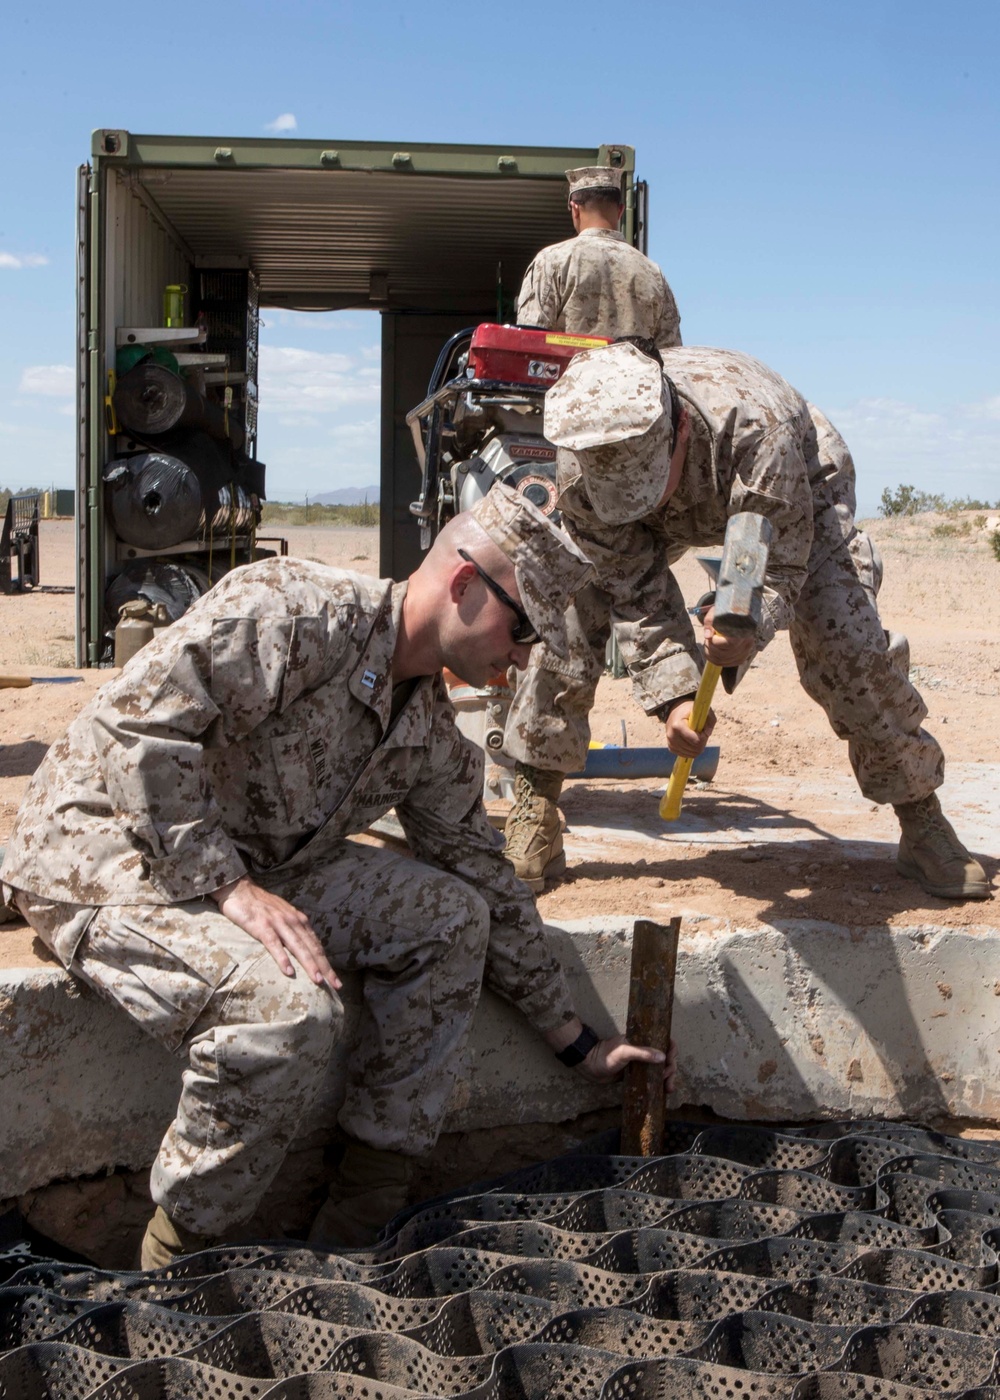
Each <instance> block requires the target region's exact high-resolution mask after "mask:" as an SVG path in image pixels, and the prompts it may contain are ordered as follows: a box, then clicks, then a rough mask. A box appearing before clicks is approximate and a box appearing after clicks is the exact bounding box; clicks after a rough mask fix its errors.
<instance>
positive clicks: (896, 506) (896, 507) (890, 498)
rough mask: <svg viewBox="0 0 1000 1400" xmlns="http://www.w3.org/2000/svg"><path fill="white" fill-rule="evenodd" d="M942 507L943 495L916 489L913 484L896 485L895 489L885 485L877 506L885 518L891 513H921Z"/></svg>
mask: <svg viewBox="0 0 1000 1400" xmlns="http://www.w3.org/2000/svg"><path fill="white" fill-rule="evenodd" d="M944 508H945V502H944V497H943V496H932V495H930V494H929V493H928V492H927V491H918V490H917V488H916V487H915V486H897V487H896V489H895V491H890V490H889V488H888V486H887V487H886V488H885V490H884V491H883V492H882V501H881V504H880V506H879V510H880V512H881V514H882V515H884V516H885V517H886V518H887V519H888V518H889V517H890V516H893V515H922V514H923V513H924V512H925V511H928V510H940V511H943V510H944Z"/></svg>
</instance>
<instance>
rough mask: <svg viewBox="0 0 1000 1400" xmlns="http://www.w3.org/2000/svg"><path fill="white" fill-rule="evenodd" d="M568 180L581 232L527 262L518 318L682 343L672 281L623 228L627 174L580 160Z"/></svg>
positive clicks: (582, 331) (571, 331)
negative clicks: (624, 176) (629, 240)
mask: <svg viewBox="0 0 1000 1400" xmlns="http://www.w3.org/2000/svg"><path fill="white" fill-rule="evenodd" d="M566 179H567V180H568V181H569V211H570V216H571V218H572V220H573V227H574V228H575V229H576V237H575V238H568V239H566V240H565V241H564V242H562V243H553V244H551V245H550V246H549V247H548V248H543V249H542V251H541V252H540V253H538V254H537V256H536V257H535V259H534V261H533V262H532V263H531V264H530V265H529V267H528V270H527V272H526V273H525V274H524V281H523V282H522V284H521V291H520V293H519V295H518V299H517V320H518V324H519V325H522V326H543V327H544V328H545V329H546V330H553V331H565V332H566V333H567V334H568V335H603V336H607V338H608V339H609V340H616V339H618V338H619V337H620V336H642V337H644V338H646V339H648V340H652V341H653V343H654V344H655V345H659V346H664V347H666V346H670V345H680V343H681V335H680V317H679V316H678V314H677V303H676V301H675V300H674V294H673V292H672V291H671V290H670V287H669V286H668V284H667V279H666V278H665V277H664V275H663V273H662V272H661V271H660V269H659V268H658V267H657V265H656V263H654V262H651V261H650V259H649V258H647V257H646V256H645V254H644V253H640V252H639V250H638V248H633V247H632V245H631V244H630V243H626V241H625V237H624V234H621V233H619V231H618V225H619V223H620V222H621V216H622V211H623V209H624V205H623V204H622V202H621V189H622V172H621V171H620V170H617V169H615V168H614V167H612V166H605V165H593V166H581V167H580V168H579V169H576V170H567V171H566Z"/></svg>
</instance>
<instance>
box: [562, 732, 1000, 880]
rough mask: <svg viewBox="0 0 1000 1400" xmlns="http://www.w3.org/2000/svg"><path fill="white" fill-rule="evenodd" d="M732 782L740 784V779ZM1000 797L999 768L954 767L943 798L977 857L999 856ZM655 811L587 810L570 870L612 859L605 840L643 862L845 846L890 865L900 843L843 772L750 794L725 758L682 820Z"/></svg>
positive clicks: (884, 813)
mask: <svg viewBox="0 0 1000 1400" xmlns="http://www.w3.org/2000/svg"><path fill="white" fill-rule="evenodd" d="M728 778H731V780H732V781H733V782H736V781H738V778H739V774H738V773H731V774H730V775H728ZM998 790H1000V763H949V765H948V769H947V778H946V781H945V783H944V785H943V786H942V787H941V789H940V791H939V795H940V798H941V802H942V805H943V806H944V808H945V810H946V812H947V813H948V817H949V819H950V820H951V822H952V824H953V825H954V827H955V829H956V831H957V832H958V834H959V836H960V837H961V839H962V840H963V841H964V842H965V844H966V845H967V846H968V847H969V848H970V849H971V850H973V851H981V852H987V853H992V854H996V853H998V852H1000V803H998V802H997V800H996V794H997V791H998ZM594 791H595V792H597V789H596V788H595V789H594ZM651 798H652V793H651ZM657 807H658V796H657V797H656V798H655V799H654V800H651V801H650V803H649V807H648V810H644V811H643V812H642V813H641V814H639V815H635V814H634V813H632V812H630V813H629V816H628V818H627V819H621V820H616V819H615V817H614V815H613V814H610V815H609V812H608V809H607V808H606V807H601V806H600V804H599V802H598V801H596V800H595V801H594V802H593V803H590V802H588V803H587V813H586V814H582V819H579V820H572V821H571V822H570V824H569V827H568V829H567V831H566V853H567V858H568V860H569V862H570V865H571V866H572V865H574V864H576V863H579V862H582V861H585V860H599V859H602V858H604V857H606V855H607V850H608V842H609V839H611V840H614V841H615V842H622V843H627V844H629V845H630V846H634V847H635V848H636V850H635V855H636V856H637V857H638V856H645V857H647V858H648V859H650V860H655V859H656V858H657V856H658V855H659V854H662V853H663V850H664V848H665V847H669V846H671V845H677V844H679V845H703V846H718V847H726V846H759V845H768V844H772V843H788V842H792V843H795V844H797V845H801V846H809V845H811V844H812V843H814V842H817V841H829V840H831V839H833V840H836V841H838V842H840V843H841V844H842V845H844V846H845V848H846V850H845V854H849V855H850V856H851V857H862V858H863V857H865V856H867V857H869V858H871V857H875V856H880V857H881V856H884V854H885V845H891V846H895V845H896V843H897V842H898V840H899V827H898V824H897V822H896V818H895V815H894V813H893V811H892V808H891V807H886V806H879V805H877V804H876V803H873V802H869V801H868V800H867V799H866V798H864V797H862V795H861V793H860V792H859V791H858V787H857V784H856V783H855V781H854V777H853V775H852V774H851V772H850V771H849V770H848V769H846V768H845V770H844V771H843V773H841V772H839V771H830V770H819V771H817V770H810V771H808V772H802V773H796V772H782V771H780V770H778V769H775V770H774V773H773V776H769V777H765V776H762V775H760V774H755V775H754V779H753V791H752V795H751V794H750V793H749V792H747V791H746V790H740V789H738V788H735V787H729V786H728V785H727V774H726V769H725V762H724V757H723V762H722V764H720V767H719V774H718V777H717V778H716V780H715V781H714V782H712V783H706V784H692V785H691V786H690V787H689V789H688V791H687V793H686V794H685V799H684V806H683V807H682V809H681V815H680V817H679V818H678V819H677V820H676V821H673V822H665V821H663V820H662V819H661V818H660V816H659V814H658V811H657ZM590 811H593V812H594V813H595V815H596V814H597V813H598V812H600V820H601V824H600V825H599V826H598V825H592V824H590V822H588V820H587V815H589V812H590ZM642 848H646V849H642Z"/></svg>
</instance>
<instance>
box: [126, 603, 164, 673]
mask: <svg viewBox="0 0 1000 1400" xmlns="http://www.w3.org/2000/svg"><path fill="white" fill-rule="evenodd" d="M169 621H170V619H169V617H168V616H167V610H166V608H165V607H164V606H163V604H162V603H150V602H149V600H148V599H147V598H133V599H132V600H131V601H130V602H128V603H123V604H122V606H121V609H120V610H119V613H118V625H117V627H116V628H115V665H116V666H124V665H125V663H126V662H128V661H131V660H132V657H133V656H135V654H136V652H137V651H139V650H141V648H142V647H144V646H145V645H146V643H147V642H150V641H152V639H153V633H154V632H155V631H156V629H157V627H163V626H165V625H166V624H167V623H168V622H169Z"/></svg>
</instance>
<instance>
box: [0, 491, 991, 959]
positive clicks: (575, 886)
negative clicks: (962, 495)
mask: <svg viewBox="0 0 1000 1400" xmlns="http://www.w3.org/2000/svg"><path fill="white" fill-rule="evenodd" d="M970 522H971V517H970ZM942 523H943V522H942V521H941V520H940V519H938V518H937V517H934V516H920V517H918V518H916V519H915V520H908V521H875V522H869V526H870V528H871V531H872V534H873V535H874V536H875V538H876V540H877V542H878V544H879V547H880V548H881V550H882V553H883V556H884V559H885V566H886V568H885V584H884V586H883V590H882V612H883V617H884V618H885V619H886V621H887V622H888V623H889V624H890V625H891V626H892V627H893V628H894V629H896V630H899V631H903V632H905V633H906V634H907V635H908V636H909V639H910V644H911V652H912V665H913V675H914V679H915V681H916V683H917V684H918V686H919V687H920V689H921V691H922V692H923V695H924V698H925V700H926V701H927V704H928V707H929V710H930V715H929V718H928V721H927V726H928V728H929V729H931V730H932V732H933V733H934V734H935V735H936V736H937V737H938V738H939V739H940V741H941V742H942V744H943V746H944V748H945V751H946V753H947V754H948V755H949V757H950V758H951V759H952V760H953V761H955V762H961V763H963V764H969V765H978V764H997V763H998V762H1000V740H998V735H1000V625H998V623H997V620H996V615H995V611H994V609H993V606H992V602H991V601H990V600H995V598H996V597H997V594H998V586H1000V563H998V562H997V561H996V560H995V559H994V557H993V554H992V552H991V550H990V548H989V545H988V542H987V540H986V537H985V536H984V535H983V534H982V533H981V532H976V531H974V530H973V531H970V533H969V534H967V535H960V534H958V535H950V536H941V535H937V534H935V533H934V530H935V526H939V525H941V524H942ZM282 533H283V534H284V535H285V536H286V537H287V538H288V541H289V550H290V552H291V553H292V554H296V555H299V556H303V557H306V558H310V559H316V560H318V561H321V562H324V563H329V564H335V565H338V566H340V567H346V568H351V569H356V570H359V571H361V572H367V573H374V572H376V571H377V560H378V541H377V532H376V531H375V530H353V529H316V528H308V527H288V528H286V529H284V530H283V531H282ZM73 545H74V541H73V528H72V525H71V523H70V522H67V521H49V522H45V523H44V524H43V526H42V535H41V546H40V550H41V577H42V585H41V587H40V588H39V589H37V590H35V591H34V592H31V593H28V594H26V595H24V596H20V595H13V596H11V597H7V596H3V595H0V672H2V673H6V674H16V675H34V676H43V675H49V676H61V677H66V676H70V675H72V676H75V677H78V678H79V679H78V680H76V681H74V682H73V683H71V684H60V685H50V684H35V685H33V686H32V687H31V688H30V689H0V843H2V841H3V840H4V838H5V837H6V836H7V834H8V833H9V831H10V827H11V823H12V821H13V817H14V813H15V811H16V809H17V805H18V803H19V802H20V799H21V796H22V794H23V792H24V789H25V788H26V786H27V783H28V780H29V778H30V775H31V773H32V772H33V771H34V769H35V767H36V766H37V764H38V763H39V761H40V760H41V757H42V755H43V754H44V752H45V749H46V747H47V745H48V744H50V743H51V742H52V741H53V740H54V739H55V738H57V737H58V736H59V735H60V734H61V733H62V732H63V730H64V729H65V727H66V725H67V724H68V723H69V721H70V720H71V718H72V717H73V715H74V714H75V713H76V712H77V711H78V709H79V708H80V706H81V705H82V704H83V703H85V701H86V700H87V699H88V698H89V696H90V695H91V694H92V693H93V691H94V690H95V689H96V688H97V687H98V686H100V685H101V684H102V683H103V682H104V681H105V680H106V679H107V678H108V672H107V671H74V670H72V663H73V606H74V605H73V594H72V580H73V552H74V550H73ZM678 572H679V576H680V579H681V583H682V586H683V587H684V590H685V593H686V595H688V596H689V597H690V598H691V599H692V600H693V599H694V598H695V597H697V596H698V594H700V593H701V592H702V591H703V586H704V585H703V578H704V576H703V574H702V572H701V569H700V568H699V566H698V565H697V564H696V563H695V562H694V560H693V559H692V558H691V557H690V556H689V557H688V558H687V559H685V560H683V561H682V563H681V565H680V568H679V571H678ZM716 708H717V710H718V712H719V716H720V722H719V726H718V729H717V730H716V735H715V740H714V741H717V742H720V743H721V745H722V746H723V753H724V760H725V761H724V767H723V768H721V769H720V774H719V777H718V778H717V780H716V782H715V783H714V784H712V786H711V788H709V789H702V790H701V791H700V792H699V793H698V794H697V796H693V797H692V799H691V800H692V801H696V802H697V803H699V804H701V808H700V810H702V811H706V812H708V811H711V810H714V809H713V804H716V807H717V805H718V804H723V805H724V804H726V803H730V804H731V803H734V802H736V803H740V802H748V801H752V800H754V794H755V792H759V791H760V790H763V789H766V787H767V785H768V784H769V783H770V782H773V779H774V776H775V773H776V772H777V773H779V774H802V775H813V776H815V777H817V778H821V777H824V776H825V777H828V778H830V779H831V780H836V781H838V782H841V783H843V780H844V778H845V776H846V778H847V780H848V782H849V781H850V770H849V768H848V765H847V756H846V750H845V746H844V745H843V744H841V743H840V742H839V741H838V740H837V739H836V737H835V736H834V734H833V732H832V731H831V729H830V727H829V725H828V723H827V720H826V718H825V716H824V715H823V713H822V712H821V711H820V710H819V709H818V708H817V707H816V706H815V705H814V704H813V703H812V701H811V700H809V699H808V697H807V696H806V695H805V694H804V693H803V692H802V690H801V688H800V686H799V685H798V681H797V677H796V674H795V666H794V662H793V660H792V656H791V652H790V649H789V647H788V642H787V638H786V637H785V636H782V637H779V638H778V639H777V641H776V642H775V643H774V644H773V645H772V646H771V647H769V648H768V649H767V651H766V652H765V653H764V655H763V656H762V657H761V659H760V660H759V662H758V663H757V665H756V666H755V667H754V669H753V671H752V672H751V673H750V675H749V676H748V677H747V679H746V681H745V682H744V683H743V684H742V685H741V686H740V689H739V691H738V692H737V694H736V695H734V696H732V697H725V696H722V697H720V698H719V700H718V703H717V706H716ZM622 720H624V721H625V725H626V729H627V734H628V742H629V744H631V745H633V746H637V745H642V744H656V743H659V742H661V734H662V731H661V730H660V726H658V725H657V724H656V722H655V721H653V720H651V719H649V718H648V717H646V716H645V715H643V713H642V712H641V711H640V710H639V709H638V707H637V706H636V705H635V703H634V701H633V700H632V698H631V692H630V686H629V683H628V681H627V680H621V681H614V680H612V679H610V678H606V679H605V680H604V681H603V682H602V684H601V687H600V690H599V694H598V702H597V706H596V709H595V712H594V716H593V733H594V738H595V739H596V740H599V741H601V742H605V743H615V744H617V743H620V742H621V723H622ZM662 788H663V784H662V782H656V781H649V782H633V783H629V784H624V783H602V784H595V783H592V782H590V783H588V782H585V781H583V780H578V781H576V782H573V783H570V784H568V785H567V789H566V794H565V811H566V818H567V822H568V823H569V827H570V830H571V831H572V829H573V828H574V826H579V825H582V826H587V827H594V826H600V825H601V824H602V817H611V818H613V825H614V826H616V827H619V828H620V827H621V826H622V825H627V824H628V822H629V819H630V815H631V814H635V815H636V816H638V815H639V814H643V815H645V816H648V813H649V811H650V810H651V809H652V810H654V811H655V807H656V804H657V802H658V796H659V793H660V792H661V791H662ZM859 810H860V812H861V813H862V814H863V816H862V817H859V819H858V823H857V825H858V826H859V830H858V831H856V832H846V833H845V832H840V831H839V830H838V834H839V835H857V836H860V837H865V835H866V833H865V831H864V830H862V829H860V828H862V827H863V826H864V820H865V819H866V818H867V814H868V813H870V812H872V811H873V809H872V808H871V807H870V805H869V804H861V805H860V808H859ZM872 820H873V821H875V822H876V826H875V827H873V831H874V832H875V834H876V835H877V837H878V839H879V840H881V841H882V842H884V856H883V855H881V854H880V853H876V855H877V858H876V859H872V860H866V861H865V862H864V869H863V872H859V871H858V869H857V866H856V864H854V863H852V862H850V861H848V860H846V859H845V852H844V849H843V848H842V846H841V845H840V844H839V843H838V842H837V841H836V840H830V841H827V842H822V841H820V842H812V843H810V848H809V852H808V855H807V856H805V857H802V856H801V855H800V854H799V853H798V852H797V851H796V850H794V849H787V848H786V849H783V850H782V849H780V848H777V847H770V848H760V847H746V848H741V847H740V846H735V847H733V846H731V847H729V848H727V849H725V850H720V849H719V848H718V847H717V846H706V845H705V844H704V843H703V844H701V845H698V844H695V843H692V844H684V843H683V842H673V843H671V844H670V845H669V846H657V847H656V848H655V851H656V856H655V859H653V860H648V859H645V860H640V861H638V862H637V861H636V859H635V846H634V844H631V845H630V844H629V843H628V842H627V841H622V840H621V839H620V838H618V837H617V836H616V835H615V833H614V831H609V832H608V835H607V840H606V842H605V841H602V843H601V846H600V849H599V852H598V855H597V856H596V857H593V858H588V859H586V860H585V861H584V862H583V863H582V864H579V865H577V867H576V868H575V869H574V870H571V872H570V875H569V877H568V878H567V879H566V880H564V881H562V882H560V883H559V884H558V885H557V886H555V887H554V888H553V889H552V890H550V891H547V892H546V893H545V894H544V895H543V896H542V897H541V899H540V908H541V911H542V913H543V915H544V916H545V917H547V918H573V917H579V916H583V915H590V914H599V913H618V914H621V913H625V914H632V913H635V914H648V912H649V910H650V908H651V907H654V906H655V908H656V909H657V910H659V911H662V910H663V908H664V902H665V901H667V902H670V901H673V902H675V903H676V907H677V908H678V910H680V909H684V910H698V911H701V912H703V913H705V914H707V915H710V916H716V917H720V918H725V919H734V920H739V921H740V922H741V923H745V924H753V923H754V922H755V921H758V920H765V921H767V922H772V921H773V920H774V919H776V918H778V919H780V918H821V919H826V920H830V921H833V922H837V923H858V922H859V921H860V917H861V916H860V911H861V910H862V909H863V911H864V921H865V922H866V923H868V922H870V923H875V922H886V923H890V924H900V923H906V924H913V923H922V922H934V923H939V924H941V923H944V924H952V925H956V926H962V925H969V924H974V923H993V922H995V918H994V915H993V910H995V907H996V906H995V904H993V905H988V906H984V905H982V904H978V905H976V904H971V905H947V904H945V903H944V902H943V901H941V900H937V899H932V898H930V897H927V896H923V895H922V894H921V893H920V891H919V889H918V888H917V887H916V886H915V885H914V884H912V883H911V882H907V881H904V880H901V879H900V878H899V877H897V876H896V875H895V872H894V870H893V865H892V857H893V855H894V846H893V844H892V839H891V838H892V834H893V833H892V828H891V818H890V819H889V821H888V822H887V821H886V819H885V813H879V814H877V818H876V817H873V818H872ZM661 852H662V854H661ZM982 854H983V855H984V856H985V857H986V861H985V863H986V864H987V866H988V869H989V871H990V873H991V874H995V873H996V870H997V861H996V859H995V858H994V857H995V856H996V855H997V854H998V852H996V851H989V852H983V853H982ZM803 860H805V861H806V862H807V863H805V864H803ZM11 951H12V950H11Z"/></svg>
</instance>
